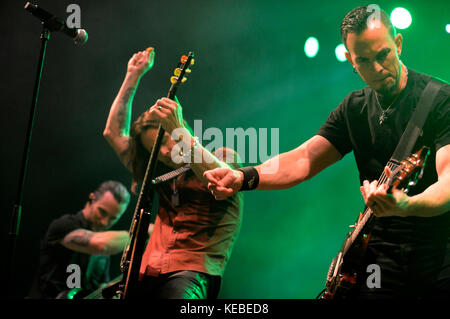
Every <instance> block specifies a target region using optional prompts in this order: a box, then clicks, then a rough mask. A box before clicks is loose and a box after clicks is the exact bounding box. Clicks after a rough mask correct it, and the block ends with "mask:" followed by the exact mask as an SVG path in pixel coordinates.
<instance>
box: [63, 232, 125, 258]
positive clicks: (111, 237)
mask: <svg viewBox="0 0 450 319" xmlns="http://www.w3.org/2000/svg"><path fill="white" fill-rule="evenodd" d="M128 239H129V236H128V232H126V231H106V232H93V231H90V230H87V229H76V230H74V231H72V232H70V233H69V234H67V235H66V236H65V237H64V239H63V240H62V241H61V245H63V246H64V247H66V248H68V249H70V250H73V251H77V252H80V253H85V254H89V255H114V254H117V253H120V252H122V251H123V249H124V248H125V246H126V244H127V242H128Z"/></svg>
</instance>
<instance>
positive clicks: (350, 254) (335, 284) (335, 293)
mask: <svg viewBox="0 0 450 319" xmlns="http://www.w3.org/2000/svg"><path fill="white" fill-rule="evenodd" d="M369 239H370V235H368V234H366V233H364V234H363V235H361V236H359V237H358V238H357V239H356V241H355V242H354V244H353V245H352V247H351V248H350V249H349V250H348V251H347V253H346V254H345V255H344V254H343V252H342V250H341V251H340V252H339V254H338V255H337V256H336V257H335V258H334V259H333V261H332V263H331V266H330V272H331V276H330V273H329V279H328V280H327V284H326V285H327V290H326V292H325V294H324V296H323V299H346V298H351V297H353V296H354V295H355V294H356V293H357V290H358V287H357V283H358V279H359V277H360V276H361V275H362V272H363V271H364V269H362V268H361V264H362V260H363V258H364V255H365V253H366V250H367V245H368V243H369ZM346 241H347V239H346Z"/></svg>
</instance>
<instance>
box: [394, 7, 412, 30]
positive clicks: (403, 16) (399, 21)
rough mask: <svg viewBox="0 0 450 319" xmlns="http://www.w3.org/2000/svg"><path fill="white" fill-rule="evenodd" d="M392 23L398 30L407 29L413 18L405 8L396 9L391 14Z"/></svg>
mask: <svg viewBox="0 0 450 319" xmlns="http://www.w3.org/2000/svg"><path fill="white" fill-rule="evenodd" d="M391 21H392V24H393V25H394V27H396V28H398V29H406V28H408V27H409V26H410V25H411V22H412V17H411V14H410V13H409V11H408V10H406V9H405V8H395V9H394V10H392V12H391Z"/></svg>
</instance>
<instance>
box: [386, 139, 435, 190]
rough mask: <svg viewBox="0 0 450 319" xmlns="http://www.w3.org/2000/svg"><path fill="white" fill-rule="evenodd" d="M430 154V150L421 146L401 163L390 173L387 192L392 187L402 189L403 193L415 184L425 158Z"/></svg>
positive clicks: (420, 173)
mask: <svg viewBox="0 0 450 319" xmlns="http://www.w3.org/2000/svg"><path fill="white" fill-rule="evenodd" d="M429 154H430V149H429V148H428V147H426V146H423V147H422V148H421V149H420V150H419V151H418V152H417V153H414V154H412V155H411V156H410V157H408V158H406V159H404V160H403V161H401V163H400V165H399V166H398V167H397V169H395V170H394V171H393V172H392V176H391V177H390V178H389V181H388V185H389V190H391V189H392V188H393V187H396V188H398V189H402V188H403V189H404V192H405V193H407V192H408V191H409V187H410V186H414V185H416V184H417V181H418V180H419V179H421V178H422V175H423V170H424V168H425V163H426V161H427V157H428V155H429Z"/></svg>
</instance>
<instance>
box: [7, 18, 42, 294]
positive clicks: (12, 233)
mask: <svg viewBox="0 0 450 319" xmlns="http://www.w3.org/2000/svg"><path fill="white" fill-rule="evenodd" d="M42 26H43V28H42V33H41V36H40V39H41V51H40V53H39V62H38V66H37V71H36V79H35V83H34V89H33V99H32V100H31V108H30V115H29V118H28V127H27V132H26V138H25V145H24V151H23V155H22V166H21V170H20V179H19V188H18V192H17V197H16V203H15V204H14V207H13V211H12V216H11V226H10V230H9V237H8V253H7V255H6V257H7V263H8V266H7V273H6V290H5V291H6V295H7V296H8V298H10V299H12V298H13V295H12V294H11V292H12V291H14V290H12V289H11V288H13V287H12V283H13V282H14V258H15V250H16V242H17V237H18V236H19V228H20V218H21V214H22V203H23V190H24V186H25V179H26V175H27V168H28V160H29V154H30V142H31V135H32V130H33V123H34V117H35V114H36V106H37V102H38V96H39V87H40V84H41V77H42V70H43V68H44V59H45V51H46V49H47V43H48V40H49V39H50V30H51V26H50V27H49V26H48V25H47V24H46V23H45V22H43V23H42ZM10 289H11V290H10Z"/></svg>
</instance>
